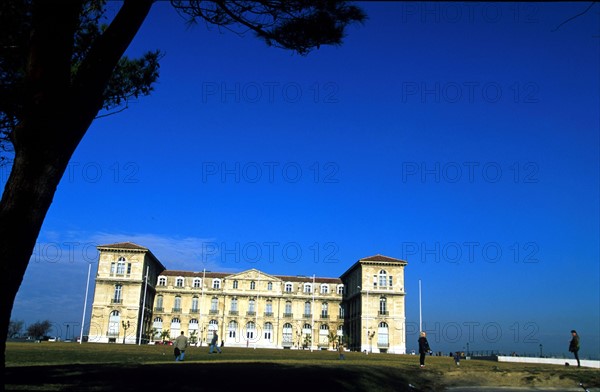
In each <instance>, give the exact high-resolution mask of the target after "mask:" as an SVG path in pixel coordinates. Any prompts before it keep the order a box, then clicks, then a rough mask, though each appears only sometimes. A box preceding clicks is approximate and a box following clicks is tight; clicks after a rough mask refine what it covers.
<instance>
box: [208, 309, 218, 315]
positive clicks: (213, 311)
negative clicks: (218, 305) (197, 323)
mask: <svg viewBox="0 0 600 392" xmlns="http://www.w3.org/2000/svg"><path fill="white" fill-rule="evenodd" d="M218 313H219V311H218V310H217V309H211V310H209V311H208V314H218Z"/></svg>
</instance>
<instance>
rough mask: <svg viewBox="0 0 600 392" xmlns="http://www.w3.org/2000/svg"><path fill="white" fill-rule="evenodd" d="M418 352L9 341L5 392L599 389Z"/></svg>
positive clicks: (572, 376) (565, 372) (582, 375)
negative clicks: (342, 353)
mask: <svg viewBox="0 0 600 392" xmlns="http://www.w3.org/2000/svg"><path fill="white" fill-rule="evenodd" d="M418 361H419V360H418V357H417V356H414V355H392V354H370V355H365V354H362V353H357V352H350V353H346V360H344V361H340V360H338V355H337V353H336V352H333V351H314V352H310V351H308V350H307V351H302V350H300V351H297V350H269V349H252V348H229V347H224V348H223V354H212V355H209V354H208V348H207V347H199V348H196V347H192V348H188V350H187V351H186V359H185V361H184V362H174V357H173V348H172V347H170V346H155V345H143V346H136V345H122V344H100V343H84V344H77V343H62V342H42V343H11V342H9V343H7V347H6V372H5V373H6V374H5V379H4V384H5V390H7V391H12V390H21V391H58V390H68V391H115V390H116V391H138V390H144V389H145V390H148V391H156V390H166V391H171V390H173V391H197V390H218V391H231V390H240V391H242V390H251V391H253V390H259V389H260V390H263V391H265V390H266V391H296V390H302V391H311V390H312V391H413V392H416V391H442V390H443V389H444V388H445V387H449V386H488V385H489V386H513V387H531V386H540V387H541V386H550V387H558V388H561V387H564V388H573V387H577V385H578V384H579V382H584V383H585V384H586V386H589V387H600V372H599V371H598V370H597V369H586V368H576V367H573V366H570V367H565V366H554V365H535V364H514V363H498V362H491V361H476V360H470V361H466V360H463V361H461V365H460V367H457V366H456V365H455V364H454V361H453V360H452V358H449V357H428V358H427V361H426V365H427V366H426V367H425V368H424V369H421V368H419V365H418Z"/></svg>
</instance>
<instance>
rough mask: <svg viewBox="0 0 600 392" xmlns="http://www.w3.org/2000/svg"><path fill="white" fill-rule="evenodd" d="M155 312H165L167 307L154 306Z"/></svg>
mask: <svg viewBox="0 0 600 392" xmlns="http://www.w3.org/2000/svg"><path fill="white" fill-rule="evenodd" d="M154 311H155V312H164V311H165V308H163V307H162V306H161V307H160V308H154Z"/></svg>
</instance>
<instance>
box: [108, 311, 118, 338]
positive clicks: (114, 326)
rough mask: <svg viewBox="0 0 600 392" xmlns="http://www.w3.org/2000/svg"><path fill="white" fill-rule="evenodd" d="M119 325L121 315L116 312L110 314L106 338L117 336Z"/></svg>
mask: <svg viewBox="0 0 600 392" xmlns="http://www.w3.org/2000/svg"><path fill="white" fill-rule="evenodd" d="M120 325H121V313H119V311H118V310H113V311H112V312H110V316H109V317H108V336H109V337H116V336H119V326H120Z"/></svg>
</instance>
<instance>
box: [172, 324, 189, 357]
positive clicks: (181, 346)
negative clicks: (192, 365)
mask: <svg viewBox="0 0 600 392" xmlns="http://www.w3.org/2000/svg"><path fill="white" fill-rule="evenodd" d="M187 346H188V338H187V336H185V335H184V333H183V331H181V335H179V336H177V338H176V339H175V348H174V349H173V350H174V351H175V361H183V358H184V357H185V349H186V348H187Z"/></svg>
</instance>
